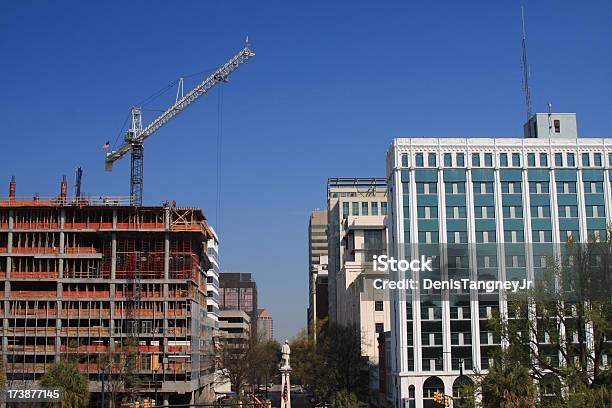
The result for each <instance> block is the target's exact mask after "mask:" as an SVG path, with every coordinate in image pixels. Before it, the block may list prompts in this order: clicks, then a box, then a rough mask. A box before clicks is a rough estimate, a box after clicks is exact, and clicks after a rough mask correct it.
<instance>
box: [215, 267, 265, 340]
mask: <svg viewBox="0 0 612 408" xmlns="http://www.w3.org/2000/svg"><path fill="white" fill-rule="evenodd" d="M219 285H220V287H219V308H220V309H221V310H242V311H244V312H246V313H248V315H249V317H250V319H251V323H255V322H256V321H257V283H255V281H254V280H253V279H252V276H251V274H250V273H237V272H222V273H220V274H219ZM253 330H254V331H255V330H257V325H256V324H254V325H253Z"/></svg>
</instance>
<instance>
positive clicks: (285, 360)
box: [280, 340, 291, 369]
mask: <svg viewBox="0 0 612 408" xmlns="http://www.w3.org/2000/svg"><path fill="white" fill-rule="evenodd" d="M281 354H282V357H281V364H280V368H281V369H291V365H290V364H289V355H290V354H291V348H290V347H289V340H285V344H283V346H282V347H281Z"/></svg>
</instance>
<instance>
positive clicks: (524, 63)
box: [521, 5, 531, 120]
mask: <svg viewBox="0 0 612 408" xmlns="http://www.w3.org/2000/svg"><path fill="white" fill-rule="evenodd" d="M521 22H522V24H523V38H522V40H521V47H522V49H523V56H522V59H521V62H522V66H523V91H524V92H525V104H526V105H527V120H529V118H530V117H531V88H529V64H528V63H527V34H526V33H525V8H524V7H523V6H522V5H521Z"/></svg>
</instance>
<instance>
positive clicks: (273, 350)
mask: <svg viewBox="0 0 612 408" xmlns="http://www.w3.org/2000/svg"><path fill="white" fill-rule="evenodd" d="M280 348H281V346H280V344H279V343H278V342H276V341H256V342H255V343H254V344H252V345H251V350H250V352H249V357H248V358H249V370H248V371H249V376H248V377H249V378H248V381H249V383H250V384H251V385H253V386H254V387H256V388H259V386H260V385H261V384H266V386H267V384H268V382H269V380H270V379H272V378H274V377H276V375H277V374H278V364H279V362H280Z"/></svg>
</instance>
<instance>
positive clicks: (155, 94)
mask: <svg viewBox="0 0 612 408" xmlns="http://www.w3.org/2000/svg"><path fill="white" fill-rule="evenodd" d="M214 70H215V68H207V69H204V70H202V71H198V72H194V73H192V74H189V75H183V76H182V78H183V79H187V78H193V77H194V76H199V75H202V74H206V75H210V74H211V73H212V72H214ZM179 81H180V79H175V80H174V81H172V82H169V83H168V84H167V85H166V86H164V87H163V88H161V89H159V90H158V91H156V92H153V93H152V94H151V95H149V96H148V97H146V98H144V99H143V100H141V101H139V102H138V103H136V104H135V105H134V106H140V107H141V108H143V109H142V110H144V111H155V112H164V111H165V110H166V109H144V107H145V106H147V105H148V104H150V103H151V102H153V101H154V100H156V99H157V98H159V97H160V96H162V95H164V94H165V93H167V92H168V91H169V90H170V89H173V88H174V87H175V86H176V85H178V83H179ZM131 114H132V111H131V109H130V110H129V111H128V114H127V117H126V118H125V121H124V122H123V125H122V126H121V129H119V133H118V134H117V137H116V138H115V141H114V142H113V145H112V149H115V148H116V147H117V142H118V141H119V138H120V137H121V135H122V134H123V132H124V129H125V125H127V123H128V120H129V119H130V116H131Z"/></svg>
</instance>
